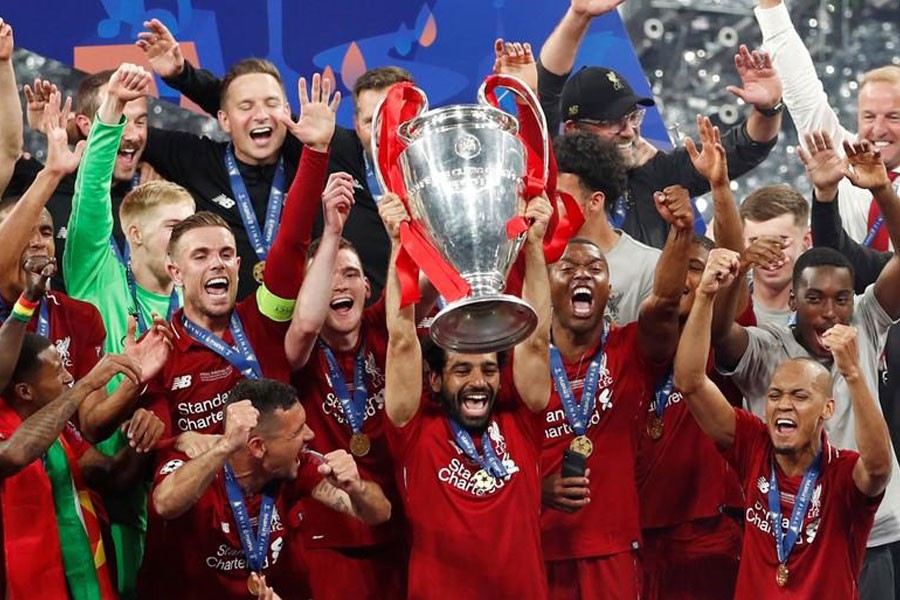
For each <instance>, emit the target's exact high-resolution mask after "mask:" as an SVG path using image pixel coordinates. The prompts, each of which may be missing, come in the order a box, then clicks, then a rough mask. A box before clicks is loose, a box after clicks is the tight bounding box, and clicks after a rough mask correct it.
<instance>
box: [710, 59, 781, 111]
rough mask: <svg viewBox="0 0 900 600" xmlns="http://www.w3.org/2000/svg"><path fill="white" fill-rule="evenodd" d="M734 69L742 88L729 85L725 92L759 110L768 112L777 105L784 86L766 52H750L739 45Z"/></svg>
mask: <svg viewBox="0 0 900 600" xmlns="http://www.w3.org/2000/svg"><path fill="white" fill-rule="evenodd" d="M734 67H735V68H736V69H737V72H738V76H740V78H741V84H742V85H743V87H737V86H733V85H729V86H727V87H726V88H725V89H726V90H728V91H729V92H731V93H732V94H734V95H735V96H737V97H738V98H740V99H741V100H743V101H744V102H746V103H747V104H752V105H753V106H755V107H756V108H758V109H760V110H768V109H771V108H773V107H774V106H775V105H776V104H778V102H779V101H780V100H781V94H782V91H783V87H784V86H783V85H782V83H781V77H779V76H778V72H777V71H776V70H775V67H773V66H772V58H771V57H770V56H769V54H768V53H767V52H765V51H764V50H754V51H753V52H750V50H748V49H747V46H745V45H743V44H741V47H740V49H739V50H738V53H737V54H736V55H735V56H734Z"/></svg>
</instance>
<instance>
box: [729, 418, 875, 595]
mask: <svg viewBox="0 0 900 600" xmlns="http://www.w3.org/2000/svg"><path fill="white" fill-rule="evenodd" d="M735 413H736V415H737V422H736V431H735V439H734V445H733V446H732V447H731V449H730V450H729V451H728V452H726V453H725V456H726V458H727V459H728V461H729V462H730V463H731V464H732V465H734V468H735V470H736V471H737V472H738V476H739V477H740V479H741V482H742V485H743V488H744V493H745V494H746V495H747V508H746V512H745V521H746V522H745V527H744V547H743V551H742V553H741V568H740V571H739V572H738V582H737V590H736V592H735V596H734V597H735V599H736V600H743V599H747V600H756V599H757V598H818V597H824V596H823V594H824V595H825V596H827V597H829V598H842V599H843V598H846V599H848V600H850V599H853V598H859V589H858V586H857V580H858V578H859V573H860V570H861V569H862V561H863V556H864V555H865V551H866V540H867V539H868V537H869V531H870V530H871V529H872V523H873V521H874V520H875V511H876V510H877V508H878V505H879V504H880V503H881V498H882V497H883V495H882V496H877V497H875V498H869V497H867V496H865V495H863V494H862V493H861V492H860V491H859V490H858V489H857V487H856V484H855V483H853V466H854V465H855V464H856V461H857V459H858V458H859V454H858V453H856V452H853V451H851V450H843V449H838V448H835V447H833V446H831V445H830V444H828V443H827V439H826V440H825V447H824V448H823V451H822V471H821V473H820V475H819V480H818V482H817V483H816V486H815V488H813V494H812V498H811V500H810V503H809V508H808V510H807V512H806V518H805V519H804V520H803V527H802V529H801V533H800V536H799V537H798V538H797V543H796V544H795V545H794V549H793V551H792V552H791V555H790V557H789V558H788V562H787V567H788V570H789V571H790V575H789V577H788V582H787V585H786V586H785V587H784V588H780V587H779V586H778V584H777V583H776V581H775V573H776V569H777V568H778V555H777V554H776V551H775V535H774V532H773V530H772V518H771V513H769V494H768V492H769V477H770V475H771V460H772V452H773V451H772V442H771V439H770V438H769V432H768V431H767V429H766V426H765V424H764V423H763V422H762V421H761V420H759V419H758V418H757V417H756V416H755V415H753V414H751V413H749V412H746V411H743V410H740V409H736V410H735ZM777 477H778V487H779V491H780V493H781V514H782V518H783V520H784V525H783V526H784V527H785V528H786V527H787V524H788V521H789V520H790V518H791V511H792V510H793V508H794V500H795V494H796V493H797V490H798V488H799V487H800V482H801V481H802V480H803V477H802V476H798V477H787V476H785V475H784V473H782V472H781V470H780V469H778V470H777Z"/></svg>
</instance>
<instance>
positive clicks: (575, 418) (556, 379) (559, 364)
mask: <svg viewBox="0 0 900 600" xmlns="http://www.w3.org/2000/svg"><path fill="white" fill-rule="evenodd" d="M608 335H609V319H606V320H604V322H603V333H602V334H601V335H600V347H599V348H597V352H596V353H594V356H593V358H591V362H590V364H589V365H588V368H587V372H586V373H585V374H584V387H583V388H582V390H581V402H579V403H576V402H575V392H573V391H572V383H571V382H570V381H569V376H568V375H566V366H565V364H563V360H562V355H561V354H560V353H559V349H557V347H556V346H554V345H552V344H551V345H550V371H551V373H552V375H553V387H555V388H556V393H557V394H559V399H560V401H561V402H562V406H563V412H564V413H565V415H566V420H567V421H568V422H569V426H570V427H571V428H572V431H574V432H575V435H584V432H585V431H586V430H587V425H588V420H589V419H590V415H591V413H592V412H593V411H594V405H595V404H596V402H597V398H596V395H597V386H598V385H599V383H600V370H601V367H602V366H603V350H604V348H605V347H606V337H607V336H608Z"/></svg>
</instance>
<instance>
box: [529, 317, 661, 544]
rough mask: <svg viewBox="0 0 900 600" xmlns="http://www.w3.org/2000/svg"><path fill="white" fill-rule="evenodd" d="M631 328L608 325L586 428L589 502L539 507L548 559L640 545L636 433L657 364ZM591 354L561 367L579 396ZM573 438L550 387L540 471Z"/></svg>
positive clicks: (555, 461)
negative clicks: (574, 507) (573, 507)
mask: <svg viewBox="0 0 900 600" xmlns="http://www.w3.org/2000/svg"><path fill="white" fill-rule="evenodd" d="M637 333H638V325H637V323H630V324H628V325H626V326H625V327H622V328H618V327H613V328H612V329H610V332H609V336H608V338H607V341H606V350H605V354H606V360H605V364H604V366H603V367H602V368H601V371H600V381H599V385H598V386H597V400H596V404H595V406H594V411H593V413H591V415H590V417H589V420H588V422H589V424H588V427H587V431H586V435H587V436H588V437H589V438H590V440H591V442H592V443H593V445H594V449H593V453H592V454H591V455H590V457H588V459H587V467H588V468H589V469H590V470H591V476H590V480H591V485H590V494H591V502H590V504H588V505H587V506H585V507H583V508H582V509H581V510H579V511H577V512H575V513H573V514H569V513H565V512H563V511H560V510H556V509H552V508H549V507H546V506H545V507H544V509H543V511H542V512H541V536H542V540H543V545H544V559H545V560H547V561H554V560H569V559H573V558H584V557H590V556H605V555H609V554H616V553H618V552H624V551H627V550H632V549H636V548H637V547H638V545H639V543H640V539H641V530H640V523H639V521H638V498H637V486H636V485H635V479H634V475H635V473H634V469H635V460H636V456H637V447H638V437H639V435H640V429H641V428H642V427H643V426H644V421H643V418H644V414H645V413H646V409H647V404H648V401H649V398H650V395H651V394H652V393H653V386H654V384H655V382H656V379H657V378H658V377H659V375H660V373H661V372H662V370H663V369H662V368H661V367H655V366H653V365H651V364H650V363H649V362H648V361H647V360H646V359H645V358H644V356H643V354H642V353H641V352H638V351H636V349H637V348H638V340H637ZM598 344H599V340H598ZM594 352H596V348H594V349H592V350H591V351H590V352H589V353H588V354H587V356H586V357H585V359H584V361H583V363H582V364H580V365H579V363H578V362H574V363H567V364H566V365H565V367H566V374H567V375H568V377H569V381H570V383H571V386H572V391H573V393H574V394H575V398H576V399H577V400H578V401H579V402H580V401H581V392H582V389H583V387H584V375H585V371H586V370H587V367H588V364H589V363H590V358H591V357H592V356H593V354H594ZM573 438H574V434H573V432H572V429H571V428H570V427H569V424H568V421H567V419H566V416H565V411H564V410H563V406H562V401H561V400H560V398H559V394H558V393H557V392H556V387H555V386H554V388H553V392H552V394H551V395H550V404H549V405H548V406H547V412H546V414H545V418H544V442H543V448H542V450H541V471H542V473H543V474H544V475H548V474H550V473H555V472H558V471H559V470H560V468H561V464H562V458H563V451H564V450H566V449H567V448H568V447H569V444H570V443H571V442H572V439H573Z"/></svg>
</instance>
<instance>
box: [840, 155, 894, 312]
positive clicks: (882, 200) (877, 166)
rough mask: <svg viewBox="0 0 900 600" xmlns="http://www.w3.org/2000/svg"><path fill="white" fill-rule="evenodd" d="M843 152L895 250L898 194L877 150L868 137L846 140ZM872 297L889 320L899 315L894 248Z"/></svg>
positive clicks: (851, 176)
mask: <svg viewBox="0 0 900 600" xmlns="http://www.w3.org/2000/svg"><path fill="white" fill-rule="evenodd" d="M844 153H845V154H846V155H847V161H848V163H849V165H850V168H849V169H848V170H847V177H848V178H849V179H850V182H851V183H852V184H853V185H855V186H856V187H858V188H863V189H867V190H869V191H870V192H872V197H873V198H875V202H876V203H877V204H878V208H879V209H881V214H882V215H883V216H884V225H883V227H885V228H886V229H887V232H888V235H889V236H890V238H891V244H892V245H893V246H894V249H895V250H897V249H900V198H898V197H897V192H895V191H894V186H893V185H891V180H890V179H888V175H887V169H886V168H885V166H884V162H883V161H882V160H881V154H880V152H878V151H877V150H876V149H875V147H874V146H872V144H871V142H869V141H868V140H860V141H859V142H858V143H855V144H850V143H848V142H846V141H845V142H844ZM875 298H877V299H878V304H880V305H881V308H883V309H884V311H885V312H886V313H887V314H888V315H889V316H890V317H891V319H892V320H896V319H898V318H900V257H898V256H897V253H896V252H894V255H893V256H892V257H891V260H889V261H888V262H887V264H886V265H885V266H884V269H882V271H881V274H880V275H879V276H878V279H876V280H875Z"/></svg>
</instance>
